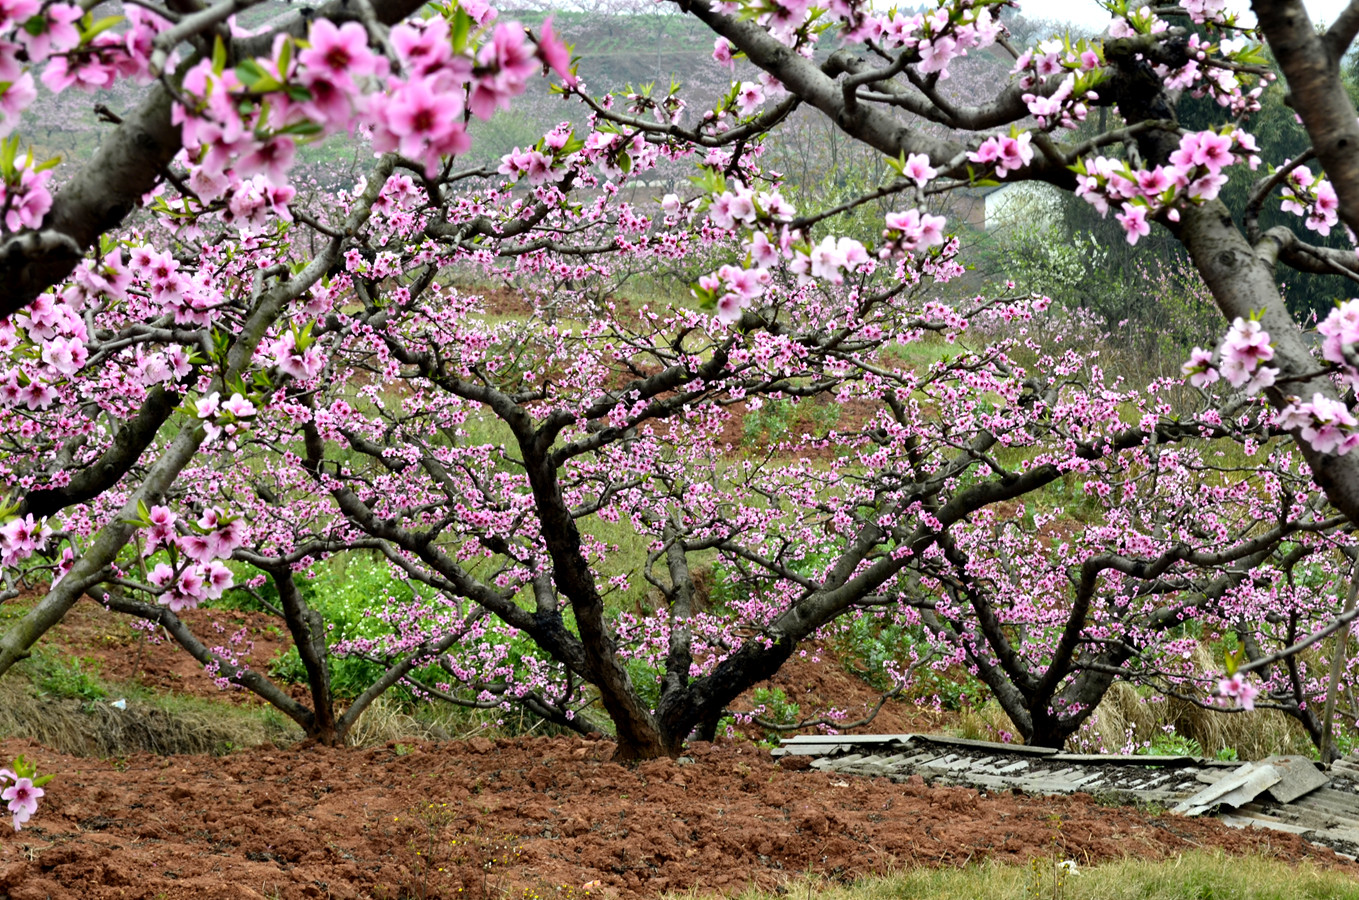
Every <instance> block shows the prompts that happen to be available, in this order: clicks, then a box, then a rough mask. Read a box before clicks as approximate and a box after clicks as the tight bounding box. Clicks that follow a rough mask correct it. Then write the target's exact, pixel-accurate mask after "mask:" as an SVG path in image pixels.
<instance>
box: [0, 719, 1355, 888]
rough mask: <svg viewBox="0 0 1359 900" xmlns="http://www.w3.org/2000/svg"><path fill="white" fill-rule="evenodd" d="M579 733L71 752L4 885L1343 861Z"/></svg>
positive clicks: (32, 749)
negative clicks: (659, 752)
mask: <svg viewBox="0 0 1359 900" xmlns="http://www.w3.org/2000/svg"><path fill="white" fill-rule="evenodd" d="M613 750H614V747H613V744H612V743H610V742H608V741H604V740H588V739H581V738H575V737H555V738H523V739H513V740H498V741H491V740H489V739H486V738H474V739H472V740H468V741H448V742H438V743H411V744H397V743H393V744H391V745H390V746H386V747H380V748H373V749H367V750H356V749H329V748H324V747H317V746H298V747H295V748H290V749H276V748H271V747H267V746H266V747H264V748H255V749H252V750H249V751H243V752H238V753H234V754H231V755H228V756H224V757H211V756H175V757H157V756H152V755H141V756H134V757H129V758H126V759H116V760H97V759H90V758H80V757H67V756H61V755H58V754H54V753H51V752H50V751H47V750H45V749H43V748H42V747H39V746H37V745H35V744H33V743H32V742H29V741H21V740H9V741H3V742H0V756H4V757H5V758H11V757H12V756H13V755H15V754H18V753H23V754H25V755H26V756H28V757H29V758H30V759H33V760H36V761H39V762H40V764H41V766H42V768H43V769H44V770H45V771H49V772H54V773H58V778H57V780H56V781H54V782H52V784H51V785H50V786H49V787H50V790H49V792H48V795H47V797H45V798H44V801H45V802H44V804H43V806H42V808H41V810H40V815H39V817H37V818H35V819H34V820H33V822H32V823H31V825H30V826H26V827H25V828H24V830H23V831H21V832H19V833H17V834H13V835H9V836H5V837H3V838H0V894H3V895H8V896H9V897H10V898H12V900H39V898H53V900H61V898H73V900H74V898H79V900H112V898H120V900H123V898H126V900H135V898H163V900H191V898H192V900H215V898H256V897H263V898H282V900H293V898H337V900H343V898H359V897H362V898H370V897H372V898H393V900H394V898H402V897H418V898H453V897H459V898H461V897H472V898H485V897H501V898H520V900H535V898H539V900H541V898H548V897H570V898H580V897H582V896H584V895H586V894H587V893H588V895H589V896H593V897H605V898H618V900H623V898H642V897H655V896H658V895H660V894H661V893H663V892H667V891H687V890H690V889H692V888H698V889H700V890H710V891H721V892H727V893H730V892H734V891H736V890H738V889H740V888H743V887H745V886H747V885H758V886H761V887H765V888H773V887H776V886H778V885H781V884H784V883H787V882H789V881H793V880H795V879H798V878H800V877H804V876H806V875H808V874H812V875H823V876H827V877H831V878H835V879H839V880H850V879H853V878H855V877H856V876H860V875H866V874H870V873H875V872H886V871H890V870H893V869H898V868H901V867H906V866H919V865H924V866H955V865H961V864H964V863H966V862H969V861H972V862H975V861H979V860H982V859H992V860H997V861H1001V862H1021V861H1025V860H1028V859H1032V858H1048V857H1053V856H1054V855H1056V856H1057V858H1062V859H1074V860H1077V861H1078V862H1079V863H1083V864H1092V863H1096V862H1100V861H1103V860H1108V859H1112V858H1117V857H1121V856H1125V855H1128V854H1133V855H1137V856H1140V857H1145V858H1162V857H1167V856H1172V855H1174V854H1177V853H1181V852H1184V851H1186V850H1189V849H1191V848H1202V847H1221V848H1223V849H1225V850H1226V851H1227V852H1230V853H1247V852H1254V853H1264V854H1269V855H1273V856H1277V857H1279V858H1281V859H1287V860H1297V859H1300V858H1304V857H1310V858H1312V859H1314V860H1315V861H1316V862H1317V863H1318V864H1320V865H1323V866H1327V867H1342V868H1345V869H1347V870H1351V871H1353V872H1354V873H1355V875H1356V876H1359V866H1356V865H1355V864H1354V863H1350V862H1347V861H1345V860H1344V859H1342V858H1340V857H1337V856H1335V855H1334V854H1332V853H1331V852H1330V851H1327V850H1323V849H1321V848H1317V847H1314V846H1312V845H1311V844H1308V843H1307V842H1306V841H1303V840H1302V839H1300V838H1297V837H1295V836H1293V835H1286V834H1279V833H1275V832H1267V831H1255V830H1250V831H1239V830H1234V829H1231V828H1228V827H1226V826H1225V825H1223V824H1221V823H1220V822H1216V821H1213V820H1211V819H1186V818H1182V817H1179V816H1173V815H1170V814H1167V813H1161V812H1156V811H1146V810H1137V809H1133V808H1128V807H1109V806H1101V805H1099V804H1098V803H1096V802H1095V800H1094V799H1092V798H1090V797H1087V796H1084V795H1077V796H1075V797H1073V798H1047V797H1026V796H1015V795H1011V794H999V795H984V794H979V793H978V792H976V791H973V790H969V789H964V788H947V787H930V786H928V785H926V784H924V783H923V782H921V781H920V780H919V779H918V778H914V779H912V780H910V781H908V782H905V783H894V782H891V781H888V780H885V779H867V778H855V777H852V776H851V777H845V776H841V775H838V774H827V773H824V772H819V771H813V770H809V769H804V768H799V767H800V766H805V765H806V760H805V759H790V760H788V761H787V762H785V763H783V764H780V763H777V762H775V761H774V760H773V759H772V758H771V757H770V756H769V754H768V753H767V752H766V751H764V750H762V749H761V748H758V747H756V746H753V745H750V744H698V745H696V746H694V747H692V748H691V749H690V751H689V755H688V756H687V757H685V758H683V759H681V760H679V761H676V760H669V759H666V760H658V761H652V762H646V763H642V764H640V765H637V766H635V767H629V766H623V765H619V764H617V763H614V762H611V761H610V757H611V755H612V753H613Z"/></svg>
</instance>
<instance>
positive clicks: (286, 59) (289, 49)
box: [278, 38, 293, 78]
mask: <svg viewBox="0 0 1359 900" xmlns="http://www.w3.org/2000/svg"><path fill="white" fill-rule="evenodd" d="M292 62H293V42H292V40H291V39H287V38H285V39H284V41H283V46H282V47H280V48H279V51H278V73H279V74H280V75H282V76H284V77H285V78H286V77H287V75H288V69H289V67H290V66H291V65H292Z"/></svg>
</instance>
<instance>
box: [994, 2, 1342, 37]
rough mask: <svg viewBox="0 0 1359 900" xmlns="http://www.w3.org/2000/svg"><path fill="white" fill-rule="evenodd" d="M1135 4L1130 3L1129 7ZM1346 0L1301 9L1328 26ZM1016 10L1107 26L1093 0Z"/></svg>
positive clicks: (1244, 7) (1025, 4)
mask: <svg viewBox="0 0 1359 900" xmlns="http://www.w3.org/2000/svg"><path fill="white" fill-rule="evenodd" d="M1133 2H1135V0H1130V2H1129V6H1131V5H1132V3H1133ZM1348 2H1349V0H1303V5H1305V6H1306V7H1307V11H1308V12H1310V13H1311V14H1312V19H1313V21H1320V22H1326V23H1330V22H1333V21H1335V18H1336V16H1338V15H1339V14H1340V11H1341V10H1342V9H1344V8H1345V6H1346V4H1347V3H1348ZM1229 6H1230V7H1232V8H1235V9H1241V10H1244V11H1248V10H1249V9H1250V4H1249V3H1248V2H1246V0H1231V2H1230V3H1229ZM1019 8H1020V10H1021V11H1023V12H1025V13H1027V14H1028V15H1030V16H1033V17H1034V18H1039V19H1051V20H1053V21H1058V22H1071V23H1073V24H1076V25H1081V26H1084V27H1086V28H1091V29H1095V30H1100V29H1103V28H1104V26H1105V25H1107V24H1108V22H1109V14H1108V13H1107V12H1105V11H1104V10H1103V9H1101V8H1100V6H1099V4H1098V3H1095V2H1094V0H1080V2H1072V0H1020V5H1019Z"/></svg>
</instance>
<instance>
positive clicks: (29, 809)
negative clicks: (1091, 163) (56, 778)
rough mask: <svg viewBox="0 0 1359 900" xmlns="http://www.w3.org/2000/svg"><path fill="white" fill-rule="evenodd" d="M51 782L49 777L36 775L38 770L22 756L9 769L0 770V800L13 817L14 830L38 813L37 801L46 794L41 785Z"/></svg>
mask: <svg viewBox="0 0 1359 900" xmlns="http://www.w3.org/2000/svg"><path fill="white" fill-rule="evenodd" d="M51 780H52V776H51V775H43V776H39V775H38V770H37V769H36V768H35V767H34V766H33V765H32V764H30V763H29V762H28V761H27V760H26V759H24V758H23V757H22V756H19V757H16V758H15V760H14V763H13V765H12V767H11V768H0V785H4V790H0V800H4V801H5V805H6V807H7V808H8V809H9V811H10V815H11V816H12V817H13V823H14V830H15V831H18V830H19V829H20V828H22V827H23V826H24V823H26V822H27V821H28V820H29V819H31V818H33V814H34V813H35V812H37V811H38V799H39V798H41V797H42V796H43V795H44V794H46V793H47V792H46V791H44V790H43V785H45V784H47V783H48V782H49V781H51Z"/></svg>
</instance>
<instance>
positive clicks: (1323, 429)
mask: <svg viewBox="0 0 1359 900" xmlns="http://www.w3.org/2000/svg"><path fill="white" fill-rule="evenodd" d="M1317 332H1318V333H1319V334H1320V335H1321V336H1322V342H1321V355H1322V358H1323V359H1325V360H1326V361H1327V362H1328V363H1331V368H1332V374H1333V376H1334V378H1335V379H1336V381H1337V382H1338V383H1339V384H1340V385H1342V386H1344V387H1350V388H1353V387H1355V386H1359V355H1356V349H1355V347H1356V344H1359V300H1346V301H1345V302H1343V303H1340V304H1337V306H1336V308H1335V309H1333V310H1332V311H1331V312H1330V314H1329V315H1328V316H1327V317H1326V318H1325V319H1324V320H1323V321H1321V322H1320V323H1319V324H1318V325H1317ZM1273 358H1274V347H1273V345H1272V344H1271V342H1270V336H1269V333H1268V332H1267V331H1265V330H1264V329H1263V327H1262V326H1261V325H1260V323H1259V322H1258V321H1254V320H1245V319H1241V318H1237V319H1236V320H1235V321H1233V322H1232V326H1231V328H1230V329H1228V331H1227V334H1226V335H1225V336H1224V337H1223V339H1222V342H1221V344H1219V345H1218V348H1217V351H1216V353H1214V352H1212V351H1209V350H1205V349H1203V348H1202V347H1195V348H1194V349H1193V351H1192V353H1191V354H1190V358H1189V360H1188V361H1187V362H1185V364H1184V366H1183V367H1182V371H1183V373H1184V374H1185V375H1186V376H1188V378H1189V381H1190V383H1191V384H1193V385H1194V386H1195V387H1207V386H1208V385H1211V384H1213V383H1214V382H1216V381H1218V380H1219V378H1221V379H1225V380H1226V381H1227V383H1228V384H1230V385H1231V386H1232V387H1233V388H1239V389H1242V390H1244V391H1245V392H1246V393H1247V394H1256V393H1259V392H1260V391H1261V390H1263V389H1265V388H1268V387H1272V386H1274V384H1275V380H1276V379H1277V377H1278V375H1279V370H1278V369H1277V368H1275V367H1273V366H1268V365H1265V363H1268V362H1269V361H1271V360H1272V359H1273ZM1274 421H1275V423H1276V424H1277V425H1278V426H1280V427H1282V428H1285V429H1288V430H1290V431H1296V432H1297V434H1298V436H1299V438H1301V440H1303V441H1304V442H1306V443H1307V444H1309V445H1310V446H1311V447H1312V448H1313V449H1315V450H1316V451H1317V452H1319V453H1333V454H1335V455H1337V456H1344V455H1345V454H1347V453H1349V452H1350V451H1351V450H1353V449H1354V448H1355V447H1359V418H1356V417H1355V415H1354V413H1353V412H1352V411H1351V410H1350V408H1349V406H1347V405H1346V404H1345V403H1344V402H1343V401H1342V400H1339V399H1336V398H1334V397H1329V396H1327V395H1325V394H1323V393H1321V392H1314V393H1313V395H1312V397H1311V399H1307V400H1304V399H1302V398H1300V397H1290V398H1289V402H1288V403H1287V405H1285V406H1284V408H1283V409H1281V410H1279V412H1278V413H1277V414H1276V415H1275V417H1274Z"/></svg>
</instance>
